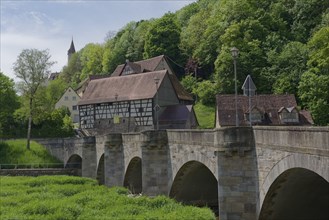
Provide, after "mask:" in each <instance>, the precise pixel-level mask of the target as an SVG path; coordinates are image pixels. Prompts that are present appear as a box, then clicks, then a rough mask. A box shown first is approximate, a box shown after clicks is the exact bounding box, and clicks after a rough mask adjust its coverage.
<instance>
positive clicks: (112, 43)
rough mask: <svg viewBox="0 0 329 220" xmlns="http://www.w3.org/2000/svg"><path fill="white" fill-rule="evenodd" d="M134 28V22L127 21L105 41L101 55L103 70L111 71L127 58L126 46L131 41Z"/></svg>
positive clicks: (128, 45) (127, 46)
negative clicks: (112, 36) (113, 35)
mask: <svg viewBox="0 0 329 220" xmlns="http://www.w3.org/2000/svg"><path fill="white" fill-rule="evenodd" d="M135 28H136V23H135V22H130V23H128V24H127V25H126V26H125V27H124V28H122V29H121V30H120V31H119V32H118V33H117V35H116V36H115V37H114V38H112V39H110V40H108V41H107V42H106V43H105V51H104V56H103V61H102V64H103V72H106V73H112V72H113V71H114V69H115V68H116V67H117V65H119V64H122V63H124V62H125V61H126V59H129V57H127V51H128V48H129V47H130V45H131V42H132V41H133V33H134V30H135Z"/></svg>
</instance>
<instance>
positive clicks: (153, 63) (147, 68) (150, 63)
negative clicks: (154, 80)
mask: <svg viewBox="0 0 329 220" xmlns="http://www.w3.org/2000/svg"><path fill="white" fill-rule="evenodd" d="M162 59H164V55H161V56H157V57H152V58H150V59H146V60H140V61H136V62H133V63H134V64H138V65H140V67H141V71H142V72H151V71H155V69H156V68H157V66H158V65H159V64H160V62H161V60H162ZM128 63H132V62H128ZM124 67H125V64H120V65H118V66H117V68H116V69H115V70H114V71H113V73H112V74H111V76H120V75H121V73H122V70H123V68H124Z"/></svg>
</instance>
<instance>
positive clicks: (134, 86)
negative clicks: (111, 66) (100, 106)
mask: <svg viewBox="0 0 329 220" xmlns="http://www.w3.org/2000/svg"><path fill="white" fill-rule="evenodd" d="M167 74H168V73H167V70H161V71H155V72H149V73H144V74H133V75H127V76H117V77H108V78H102V79H94V80H91V81H90V82H89V84H88V87H87V88H86V90H85V93H84V94H83V97H82V98H81V100H80V102H79V103H78V105H87V104H96V103H105V102H114V101H125V100H138V99H149V98H153V97H154V96H155V94H156V86H155V83H154V78H155V76H157V77H158V78H159V79H160V81H159V85H160V84H161V82H162V80H163V79H164V77H165V76H166V75H167ZM115 94H118V97H117V99H115Z"/></svg>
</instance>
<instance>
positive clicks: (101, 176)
mask: <svg viewBox="0 0 329 220" xmlns="http://www.w3.org/2000/svg"><path fill="white" fill-rule="evenodd" d="M96 179H97V181H98V183H99V184H102V185H104V184H105V169H104V154H102V155H101V157H100V159H99V161H98V166H97V176H96Z"/></svg>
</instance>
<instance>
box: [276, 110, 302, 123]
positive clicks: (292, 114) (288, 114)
mask: <svg viewBox="0 0 329 220" xmlns="http://www.w3.org/2000/svg"><path fill="white" fill-rule="evenodd" d="M279 117H280V120H281V122H283V123H298V122H299V113H298V111H297V109H296V108H294V107H291V108H281V109H280V110H279Z"/></svg>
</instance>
